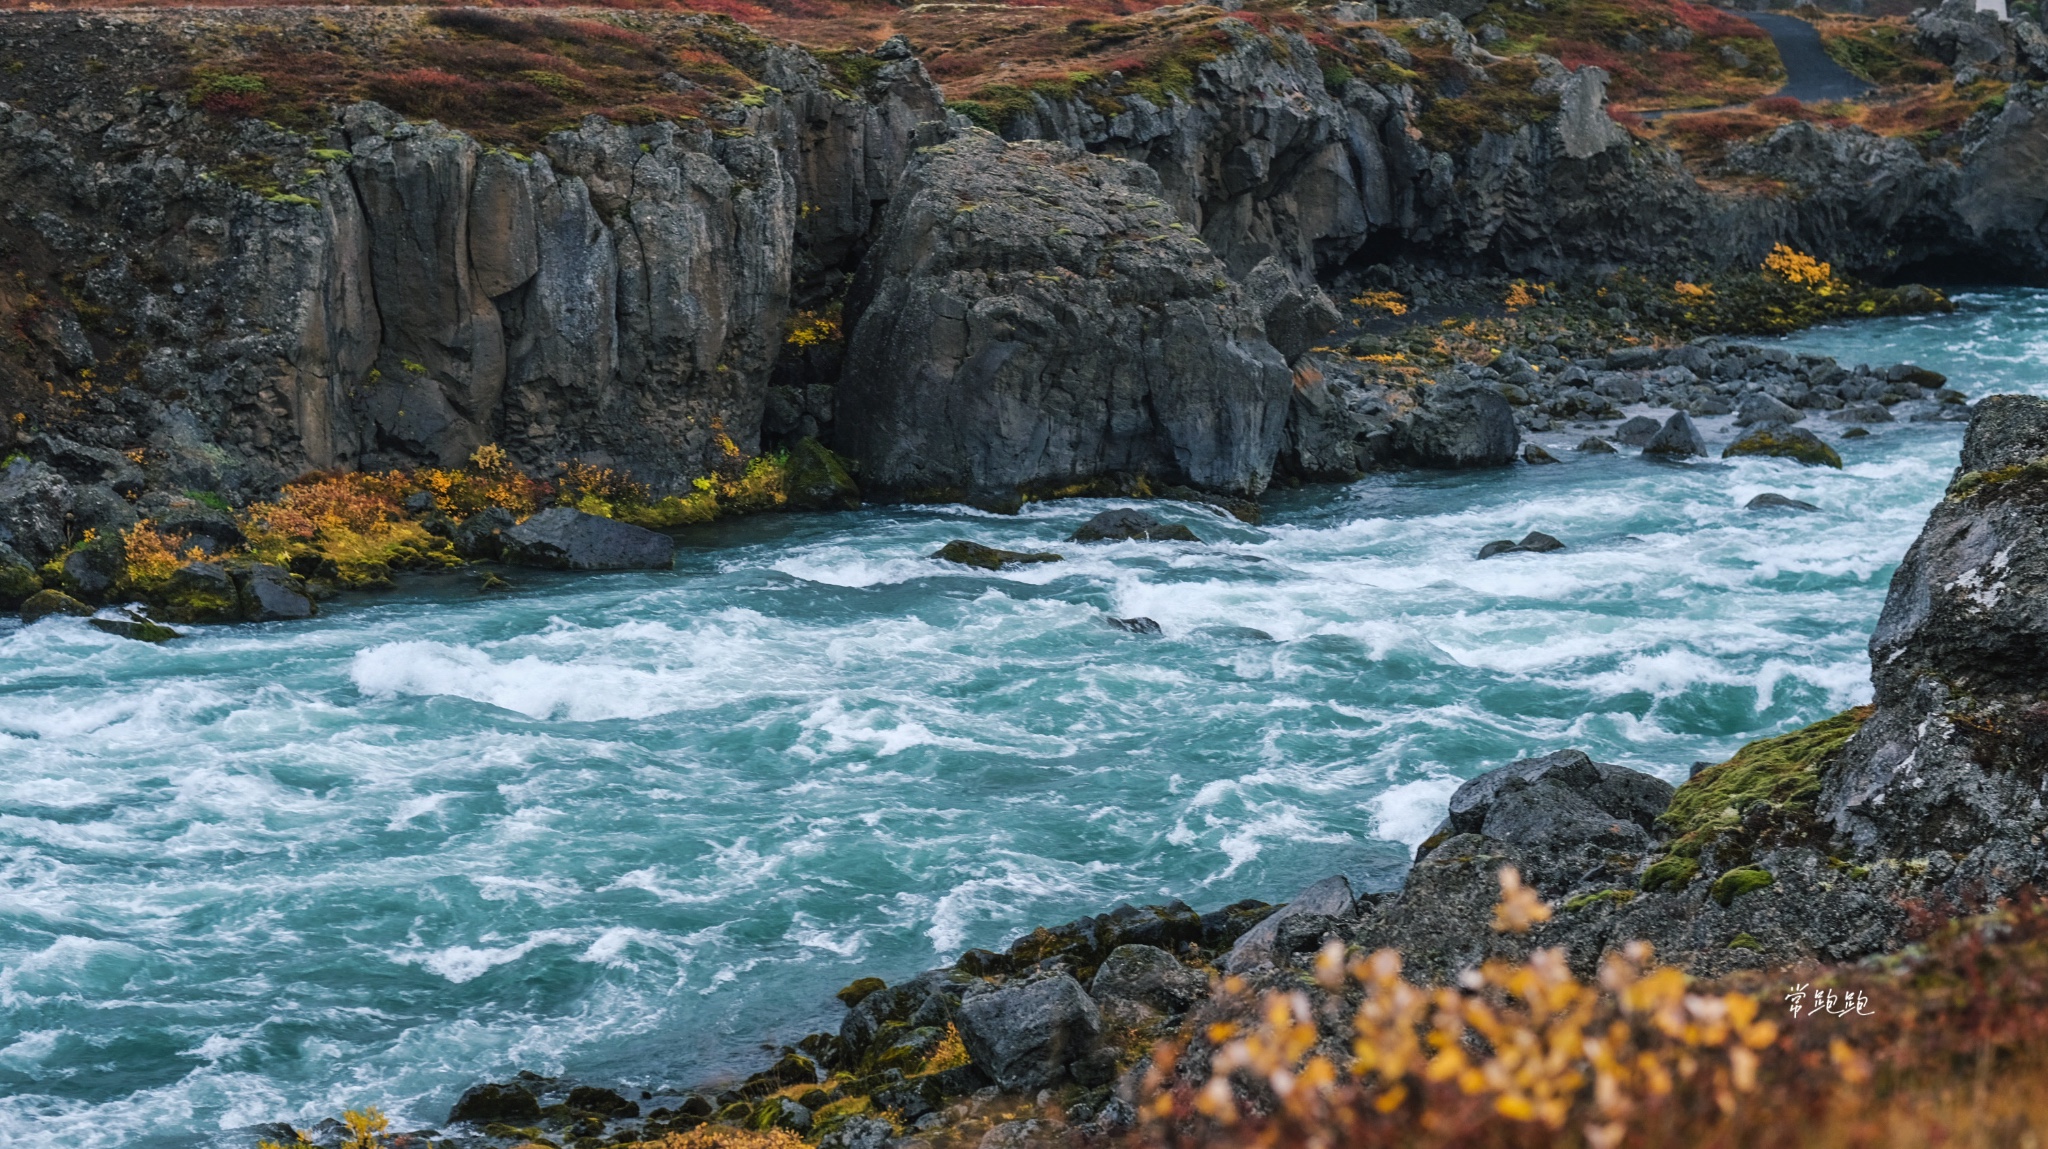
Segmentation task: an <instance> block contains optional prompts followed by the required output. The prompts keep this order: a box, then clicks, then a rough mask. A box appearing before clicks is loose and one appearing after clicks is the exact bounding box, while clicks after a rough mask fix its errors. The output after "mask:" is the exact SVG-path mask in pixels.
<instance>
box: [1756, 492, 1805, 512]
mask: <svg viewBox="0 0 2048 1149" xmlns="http://www.w3.org/2000/svg"><path fill="white" fill-rule="evenodd" d="M1742 507H1743V509H1744V510H1748V511H1771V510H1784V511H1817V510H1820V508H1819V507H1816V506H1814V505H1813V504H1812V503H1809V502H1805V501H1803V500H1800V499H1795V498H1792V497H1791V496H1790V495H1781V494H1778V493H1777V492H1776V491H1765V492H1764V493H1763V494H1761V495H1758V496H1757V497H1756V498H1754V499H1751V500H1750V501H1748V502H1747V503H1744V504H1742Z"/></svg>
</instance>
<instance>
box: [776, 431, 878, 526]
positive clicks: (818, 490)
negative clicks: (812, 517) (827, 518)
mask: <svg viewBox="0 0 2048 1149" xmlns="http://www.w3.org/2000/svg"><path fill="white" fill-rule="evenodd" d="M784 466H785V471H784V474H783V480H782V481H783V486H784V488H785V489H786V490H787V491H788V494H789V505H790V506H792V507H795V508H797V509H798V510H811V511H826V510H843V511H853V510H859V509H860V487H859V486H857V485H856V484H855V483H854V481H853V474H852V472H850V471H848V470H847V467H846V464H845V462H844V461H842V460H841V459H840V458H839V456H837V455H835V454H833V453H832V452H831V451H829V450H827V449H826V447H825V445H824V444H823V443H820V442H818V441H817V440H816V439H805V440H803V441H801V442H799V443H798V444H797V445H796V446H794V447H791V448H790V449H789V461H788V462H787V463H786V464H785V465H784Z"/></svg>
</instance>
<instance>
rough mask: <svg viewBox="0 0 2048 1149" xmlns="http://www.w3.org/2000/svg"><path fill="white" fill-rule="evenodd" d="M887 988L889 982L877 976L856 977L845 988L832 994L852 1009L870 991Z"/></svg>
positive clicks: (864, 998)
mask: <svg viewBox="0 0 2048 1149" xmlns="http://www.w3.org/2000/svg"><path fill="white" fill-rule="evenodd" d="M888 988H889V983H888V982H885V981H883V980H882V979H881V978H878V977H863V978H856V979H854V981H852V982H851V983H849V984H848V985H847V987H846V988H845V989H842V990H840V991H839V992H838V993H835V994H833V995H832V996H833V997H836V998H838V999H839V1000H840V1002H841V1003H843V1004H844V1005H845V1006H846V1008H848V1009H852V1008H853V1007H854V1006H856V1005H859V1004H860V1003H861V1002H863V1001H865V1000H866V999H867V996H868V995H869V994H871V993H876V992H878V991H880V990H885V989H888Z"/></svg>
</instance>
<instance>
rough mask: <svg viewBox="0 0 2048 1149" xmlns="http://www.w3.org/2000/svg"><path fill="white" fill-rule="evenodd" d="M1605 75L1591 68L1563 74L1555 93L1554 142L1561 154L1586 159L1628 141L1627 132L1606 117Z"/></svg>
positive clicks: (1588, 66) (1623, 144)
mask: <svg viewBox="0 0 2048 1149" xmlns="http://www.w3.org/2000/svg"><path fill="white" fill-rule="evenodd" d="M1607 78H1608V77H1607V72H1606V70H1605V69H1602V68H1596V67H1593V66H1591V65H1587V66H1585V67H1581V68H1577V69H1574V70H1573V71H1571V72H1568V73H1566V75H1565V76H1564V79H1563V81H1562V84H1561V86H1560V88H1559V91H1558V113H1557V125H1556V129H1555V130H1556V132H1557V139H1558V143H1559V144H1560V145H1562V146H1563V148H1564V154H1565V155H1567V156H1570V157H1571V158H1572V159H1575V160H1586V159H1591V158H1592V157H1594V156H1596V155H1599V154H1600V153H1601V152H1604V151H1606V150H1607V149H1609V148H1616V147H1623V146H1626V145H1627V144H1628V142H1629V138H1630V137H1629V134H1628V129H1627V128H1624V127H1622V126H1621V125H1620V124H1618V123H1616V122H1615V121H1614V117H1612V116H1610V115H1608V114H1607Z"/></svg>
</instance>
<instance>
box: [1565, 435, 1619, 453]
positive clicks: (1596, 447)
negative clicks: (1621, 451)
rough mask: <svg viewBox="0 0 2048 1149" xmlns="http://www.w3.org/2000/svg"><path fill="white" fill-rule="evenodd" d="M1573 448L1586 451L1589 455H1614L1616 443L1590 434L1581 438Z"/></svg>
mask: <svg viewBox="0 0 2048 1149" xmlns="http://www.w3.org/2000/svg"><path fill="white" fill-rule="evenodd" d="M1573 450H1576V451H1584V452H1585V453H1586V454H1588V455H1612V454H1614V453H1615V452H1614V444H1612V443H1610V442H1608V441H1607V440H1605V439H1602V438H1601V437H1600V436H1598V435H1588V436H1586V437H1585V438H1583V439H1581V440H1579V445H1578V446H1577V447H1574V448H1573Z"/></svg>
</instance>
